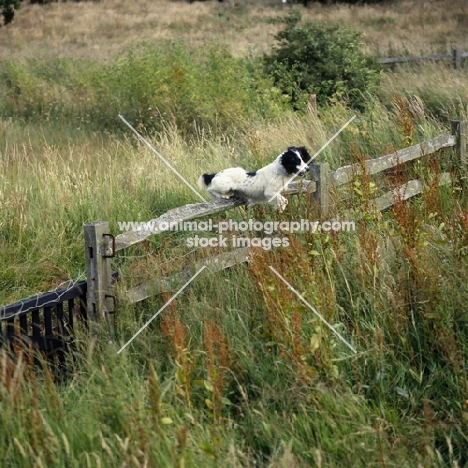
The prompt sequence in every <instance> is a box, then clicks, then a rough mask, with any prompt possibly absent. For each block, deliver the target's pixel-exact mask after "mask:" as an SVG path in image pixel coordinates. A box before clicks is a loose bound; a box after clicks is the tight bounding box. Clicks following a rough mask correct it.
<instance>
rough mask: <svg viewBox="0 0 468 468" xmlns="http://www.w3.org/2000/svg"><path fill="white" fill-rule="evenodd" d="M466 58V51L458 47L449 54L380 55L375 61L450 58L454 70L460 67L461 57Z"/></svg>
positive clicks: (467, 54)
mask: <svg viewBox="0 0 468 468" xmlns="http://www.w3.org/2000/svg"><path fill="white" fill-rule="evenodd" d="M464 58H468V52H462V51H461V50H460V49H453V52H452V53H451V54H429V55H421V56H416V57H382V58H379V59H378V60H377V61H378V62H379V63H381V64H382V65H390V64H393V63H409V62H424V61H428V60H432V61H437V60H450V59H451V60H452V62H453V67H454V68H455V69H456V70H460V69H461V68H462V59H464Z"/></svg>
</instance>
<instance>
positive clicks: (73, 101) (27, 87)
mask: <svg viewBox="0 0 468 468" xmlns="http://www.w3.org/2000/svg"><path fill="white" fill-rule="evenodd" d="M138 53H139V55H138V56H136V55H135V54H136V52H135V49H133V50H127V51H126V52H124V53H122V55H120V56H119V57H117V58H116V59H115V60H111V61H110V62H109V63H107V64H105V65H102V64H97V63H95V62H91V61H72V60H70V59H63V60H58V61H53V62H44V63H41V61H39V60H30V61H18V62H15V61H11V62H8V63H7V65H6V66H5V67H4V69H3V70H2V74H1V76H0V86H1V87H2V89H3V91H5V93H6V99H5V100H4V101H2V103H1V104H0V106H3V107H2V108H1V112H2V120H0V243H1V247H2V248H1V249H0V267H1V268H0V303H2V304H6V303H10V302H13V301H15V300H17V299H21V298H24V297H26V296H28V295H30V294H33V293H35V292H40V291H45V290H48V289H52V288H54V287H56V286H58V285H59V284H60V283H61V282H62V281H65V280H68V279H77V278H82V277H83V275H84V268H85V265H84V245H83V232H82V226H83V223H86V222H91V221H96V220H107V221H109V222H110V225H111V231H112V232H113V233H118V222H119V221H147V220H149V219H152V218H155V217H157V216H159V215H161V214H163V213H164V212H166V211H167V210H169V209H171V208H174V207H177V206H180V205H183V204H186V203H196V202H198V199H196V198H195V197H194V195H193V193H192V192H191V191H190V190H189V189H188V188H187V187H185V186H184V185H183V184H182V183H181V182H180V180H179V179H178V178H177V177H176V176H175V175H174V174H173V173H172V172H171V171H170V170H169V169H168V168H167V167H166V166H165V165H164V164H163V163H162V162H161V161H160V160H159V159H158V158H157V157H156V156H155V155H154V154H153V153H152V152H151V151H150V150H149V149H148V148H146V147H145V146H144V145H142V144H140V143H139V142H138V141H137V140H136V139H135V138H134V136H133V135H132V134H131V132H130V130H128V129H127V128H126V127H125V126H124V125H123V124H122V123H120V122H119V120H118V119H117V118H116V114H117V113H118V112H122V113H124V115H125V116H126V117H128V118H129V119H130V120H131V121H132V123H134V124H135V125H139V126H138V128H139V130H140V131H141V132H142V133H143V134H144V136H145V137H147V138H148V139H149V141H150V142H151V144H152V145H153V146H154V147H155V148H156V149H157V150H158V151H159V152H160V153H161V154H163V155H164V156H165V157H166V158H167V159H169V160H170V161H171V164H173V166H174V167H176V168H177V170H178V171H179V172H180V173H181V174H182V175H183V176H184V177H185V178H186V179H187V180H188V181H189V182H190V183H192V184H193V185H195V184H196V180H197V178H198V176H199V174H200V173H202V172H205V171H216V170H219V169H222V168H224V167H228V166H237V165H242V166H244V167H246V168H248V169H256V168H258V167H261V166H263V165H265V164H266V163H268V162H270V161H271V160H272V159H273V158H274V157H276V156H277V155H278V154H279V153H280V152H282V151H283V150H284V149H285V148H286V147H287V146H289V145H293V144H297V145H302V144H305V145H306V146H308V147H309V148H310V150H311V152H314V151H316V150H318V149H319V148H321V147H322V145H323V144H324V143H326V141H327V140H328V139H329V138H330V137H331V136H332V135H333V134H334V133H335V132H336V131H337V130H338V129H339V128H340V127H341V126H342V125H343V124H344V123H345V122H346V121H348V120H349V119H350V118H351V117H352V116H353V114H354V111H353V110H351V109H349V108H348V107H347V105H346V104H345V103H344V102H342V101H341V100H340V99H339V98H336V99H333V100H331V101H330V102H329V104H328V105H327V106H323V107H319V110H318V116H317V118H316V119H312V118H311V116H310V115H309V114H307V113H303V114H301V113H293V112H292V111H290V110H289V108H288V105H287V103H286V102H284V100H282V99H281V98H280V97H279V95H278V94H277V91H276V90H275V89H274V88H273V87H272V86H271V83H270V82H269V81H268V80H266V81H263V80H262V79H260V77H259V76H258V73H259V72H258V69H256V68H255V66H254V65H255V62H254V61H253V62H249V61H246V62H247V64H246V62H243V61H242V60H237V59H236V60H234V59H232V57H230V56H229V55H228V54H226V53H225V51H224V50H223V49H222V48H217V47H213V48H207V49H206V50H197V51H196V52H193V54H194V55H195V59H194V60H192V57H190V54H189V53H188V50H187V49H184V48H180V44H179V45H178V44H177V43H171V45H170V46H168V47H167V48H162V49H158V48H155V47H153V46H149V45H148V46H147V47H146V48H143V49H142V50H140V51H139V52H138ZM49 65H53V66H51V67H50V68H49ZM129 70H130V71H129ZM176 72H177V73H176ZM158 73H159V74H158ZM174 73H176V76H179V77H181V78H182V79H181V81H180V82H179V84H178V86H176V85H175V84H174V83H175V82H173V81H171V80H170V79H169V78H170V77H173V75H174ZM408 73H409V72H408ZM411 73H412V72H411ZM438 73H440V70H433V69H432V68H431V69H429V71H428V72H427V74H426V75H425V76H424V80H422V79H421V81H420V83H416V81H411V80H410V79H409V76H410V75H409V74H408V75H405V74H404V72H403V71H401V72H400V75H397V74H393V72H392V73H389V74H388V75H386V76H385V80H386V81H384V86H383V88H382V89H381V95H380V98H377V97H376V96H365V97H364V99H366V106H365V108H366V111H365V113H362V114H358V118H357V119H356V120H355V121H354V122H353V123H352V124H351V125H350V126H349V127H347V128H346V130H345V131H344V132H343V133H342V134H341V135H340V136H339V138H337V139H336V140H335V141H334V142H333V143H332V144H330V145H329V146H328V147H327V149H326V150H325V151H324V152H323V153H321V155H320V160H321V161H328V162H329V164H330V166H331V168H332V170H334V169H336V168H338V167H341V166H344V165H346V164H351V163H353V162H356V161H362V160H363V159H364V158H366V157H377V156H379V155H382V154H387V153H390V152H392V151H394V150H395V149H396V148H401V147H404V146H409V145H411V144H416V143H418V142H420V141H423V140H426V139H429V138H431V137H434V136H436V135H438V134H441V133H446V132H448V131H449V125H448V122H447V120H451V119H457V118H464V117H465V114H464V113H463V111H460V108H458V107H457V108H455V107H454V106H453V101H451V100H450V99H448V94H447V93H448V92H447V91H446V90H445V88H444V87H443V86H438V85H441V83H438V81H437V77H441V76H445V78H447V76H446V75H440V74H438ZM402 76H403V77H406V79H407V81H408V86H410V85H412V86H413V85H414V86H416V84H418V86H420V88H417V89H416V87H414V88H411V89H415V94H414V95H412V93H409V95H406V94H404V93H403V92H398V91H399V90H400V91H401V89H402V86H403V85H402V82H399V84H398V83H397V81H398V80H402V79H403V78H401V77H402ZM456 76H457V83H458V84H459V89H461V90H462V89H463V88H462V87H463V84H462V79H461V78H462V75H458V74H457V75H456ZM125 77H128V80H127V81H125V79H124V78H125ZM411 77H414V75H411ZM447 82H448V80H447ZM392 83H393V84H395V83H397V84H398V86H397V84H395V89H393V88H392V87H391V86H390V85H391V84H392ZM164 84H165V85H166V86H167V89H165V88H164V89H162V88H161V86H163V85H164ZM393 84H392V86H393ZM163 87H164V86H163ZM422 87H424V90H425V92H427V99H426V100H423V96H420V95H419V94H418V93H419V91H418V90H420V89H422ZM18 89H19V91H20V92H19V93H18ZM408 89H410V88H408ZM431 89H432V90H433V91H434V93H436V91H437V93H440V102H439V101H437V102H438V104H434V106H436V107H437V106H440V110H441V112H440V113H439V114H437V115H439V116H440V115H442V116H444V118H443V119H442V120H439V119H438V118H436V117H435V115H436V112H434V111H433V109H434V107H431V105H430V102H429V101H430V100H429V97H430V90H431ZM117 90H121V94H119V93H117ZM390 90H391V91H397V93H396V94H393V92H390ZM110 91H112V92H110ZM105 92H110V94H111V95H112V96H117V97H116V98H115V100H114V101H112V100H106V99H103V98H102V96H103V94H102V93H105ZM15 93H16V94H15ZM145 93H147V94H145ZM461 94H462V93H461V92H460V95H461ZM176 95H177V99H175V98H174V96H176ZM425 96H426V95H425ZM132 98H133V100H132ZM88 99H89V101H88ZM153 102H154V103H155V105H156V106H157V107H159V108H161V107H162V106H163V104H164V103H166V104H167V106H168V107H167V108H168V115H169V116H170V117H168V118H164V119H161V120H157V122H156V123H155V124H151V125H143V123H146V122H148V119H149V118H150V117H151V115H150V114H151V113H150V114H147V113H143V114H141V115H140V114H138V112H137V110H139V109H143V111H144V112H147V111H148V109H149V107H151V106H152V103H153ZM162 103H163V104H162ZM51 104H52V105H51ZM146 105H148V107H145V106H146ZM122 106H127V107H122ZM178 106H179V107H178ZM97 110H99V112H100V113H99V115H98V113H97ZM89 111H92V112H94V113H92V114H89V120H88V121H86V118H88V117H87V116H88V112H89ZM143 111H142V112H143ZM198 116H200V118H198ZM153 117H154V118H155V119H156V117H159V116H155V115H154V116H153ZM82 119H83V120H82ZM113 119H114V120H115V121H114V120H113ZM81 122H83V124H82V123H81ZM194 122H196V123H194ZM440 156H441V157H443V158H444V159H446V160H449V158H450V157H453V154H451V151H450V150H447V151H445V152H441V155H440ZM446 164H447V165H448V167H449V169H450V170H452V171H453V175H454V178H455V181H454V184H453V186H450V187H444V188H438V187H436V184H431V183H430V181H431V177H433V173H434V172H438V171H439V170H440V168H439V165H438V164H437V163H436V162H434V161H424V163H422V164H414V165H413V166H411V167H410V168H408V170H407V174H408V175H411V176H412V177H413V176H414V177H423V178H424V180H427V181H428V184H427V186H426V188H425V190H424V192H423V194H421V195H420V196H418V197H416V198H414V199H412V200H411V201H408V202H404V203H402V202H397V203H396V204H395V206H394V208H393V209H390V210H387V211H386V212H385V213H383V214H382V215H377V214H373V213H369V212H367V211H368V210H367V209H366V206H368V202H369V199H370V198H372V197H374V196H375V195H376V194H378V193H380V192H376V191H375V189H374V187H373V186H371V185H370V184H369V180H368V179H367V178H366V177H362V178H360V179H357V180H356V181H354V182H355V183H354V185H350V186H348V187H345V188H343V189H342V190H341V191H340V192H339V194H338V196H339V197H340V205H339V206H340V210H344V208H352V209H353V210H354V212H355V213H356V225H357V229H356V231H355V232H352V233H340V234H335V235H332V234H330V235H326V234H312V233H302V234H295V235H291V236H289V235H288V234H287V233H282V234H281V236H283V237H286V238H288V240H289V242H290V246H289V247H288V248H284V249H278V250H276V251H273V252H265V251H259V252H256V253H255V255H254V257H253V259H252V261H251V262H250V263H249V265H241V266H237V267H235V268H232V269H230V270H228V271H224V272H222V273H216V274H213V273H210V272H209V271H205V272H203V274H202V275H200V277H199V278H197V279H196V280H195V281H194V283H193V284H192V285H191V286H190V287H189V288H187V289H186V290H185V291H184V292H183V293H182V294H181V295H180V296H179V297H178V298H177V299H176V300H175V301H174V302H173V303H172V304H171V305H170V306H168V307H167V308H166V309H165V311H164V312H163V313H162V314H161V315H160V316H159V317H158V318H157V319H156V320H154V321H153V322H152V323H151V324H150V325H149V326H148V327H147V328H146V329H145V330H144V331H143V332H142V333H141V334H140V335H139V336H138V337H137V338H136V339H135V340H134V341H133V342H132V343H131V344H130V345H129V346H128V347H127V348H126V349H125V350H124V351H123V352H122V353H120V354H118V353H117V351H118V350H119V349H120V348H121V347H122V346H123V345H124V344H125V343H126V342H127V341H128V340H129V339H130V338H131V337H132V336H133V335H134V334H135V333H136V332H137V331H138V330H139V329H140V328H141V327H142V326H143V325H144V324H145V323H146V322H147V321H148V320H149V319H150V318H151V317H152V316H153V315H154V314H155V313H156V312H157V311H158V310H159V309H160V308H161V307H162V306H163V305H164V301H167V300H168V299H169V297H170V296H169V295H168V294H165V295H163V296H162V297H161V296H157V297H153V298H151V299H148V300H146V301H143V302H140V303H137V304H133V305H132V304H128V303H126V302H125V299H124V296H123V294H122V292H123V290H125V289H127V288H129V287H132V286H135V285H137V284H140V283H141V282H144V281H145V280H147V279H151V278H154V277H158V276H166V275H171V274H173V273H175V272H176V271H179V270H181V269H182V268H184V267H185V266H187V265H189V264H190V263H191V262H192V261H193V260H197V259H200V258H203V257H205V256H209V255H211V254H212V253H213V252H211V251H209V250H208V249H198V250H195V251H190V250H189V248H188V247H187V246H186V245H185V237H186V235H187V234H186V233H178V234H170V233H165V234H161V235H160V236H155V237H154V238H152V239H151V240H148V241H145V242H144V243H142V244H140V245H138V246H135V247H133V248H131V249H128V250H127V251H125V252H122V253H121V254H119V257H118V258H117V259H115V260H114V261H113V268H114V269H118V270H119V272H120V273H121V282H120V284H119V285H118V287H117V292H118V293H119V309H118V314H117V316H116V328H115V335H114V336H111V337H109V336H108V333H107V331H106V330H105V327H104V324H103V325H102V327H100V328H99V329H98V330H97V331H96V335H95V336H89V335H88V334H86V333H85V332H84V331H83V330H80V329H78V331H77V350H76V352H75V353H73V354H72V355H71V356H70V357H69V360H70V362H69V363H68V364H69V366H68V372H67V373H66V375H62V374H60V375H58V376H57V375H53V373H51V372H50V371H49V369H48V368H47V366H44V365H41V364H39V365H34V363H33V362H32V358H31V356H29V354H28V352H24V353H22V352H21V351H19V350H18V351H17V354H16V356H8V355H7V354H5V353H2V354H1V355H0V459H1V460H2V461H3V466H8V467H22V468H23V467H29V466H31V467H39V466H47V467H54V466H57V467H59V466H60V467H63V466H70V467H74V466H76V467H82V466H86V467H88V466H89V467H94V466H102V467H107V466H108V467H115V466H132V467H133V466H135V467H139V466H142V467H143V466H158V467H159V466H177V467H183V466H194V467H198V466H233V467H236V466H238V467H245V466H265V467H266V466H268V467H284V466H288V467H291V468H292V467H296V466H297V467H299V466H318V467H321V466H323V467H325V466H326V467H334V466H356V467H360V466H362V467H364V466H365V467H368V466H381V467H393V466H398V467H401V466H404V467H406V466H408V467H413V466H437V467H446V466H447V467H449V466H450V467H456V466H464V465H466V464H467V463H468V460H467V453H468V440H467V436H466V433H467V431H466V425H467V423H468V400H467V398H468V387H467V383H468V375H467V365H466V363H467V359H468V354H467V345H466V343H467V342H468V336H467V335H468V327H467V324H468V316H467V312H466V303H467V301H468V287H467V285H466V273H467V261H468V260H467V259H468V257H467V254H468V235H467V232H468V206H467V197H466V193H465V192H466V190H465V188H464V189H463V190H460V188H461V187H462V181H463V178H466V169H465V170H464V171H463V170H462V172H458V173H457V172H456V171H455V164H450V163H446ZM397 176H398V174H397ZM395 178H398V177H395ZM377 182H378V184H379V186H380V185H381V183H382V180H380V179H378V180H377ZM394 182H395V181H393V182H390V183H388V182H387V184H389V185H391V184H392V183H394ZM386 189H387V190H388V189H389V188H388V187H387V188H386ZM315 216H316V214H315V212H314V208H313V207H311V206H310V204H309V203H308V202H307V200H306V198H305V197H292V198H291V199H290V204H289V205H288V209H287V210H286V212H285V213H283V214H278V213H277V212H275V211H274V209H273V208H272V207H268V206H259V207H255V208H254V209H253V210H252V211H251V212H245V210H244V209H243V208H237V209H234V210H231V211H230V212H228V213H221V214H219V215H216V216H214V218H216V219H223V218H226V217H232V218H233V219H235V220H246V219H248V218H249V217H254V218H256V219H259V220H286V221H289V220H296V219H301V218H308V219H311V220H312V219H315ZM341 216H343V217H345V216H349V215H346V214H344V212H342V213H341ZM358 217H359V218H360V219H361V221H357V219H358ZM269 266H273V267H274V268H275V269H276V270H277V271H278V272H280V273H281V275H282V276H284V278H286V279H287V280H288V281H289V282H290V283H291V284H292V285H293V286H294V287H295V288H296V289H297V290H298V291H299V292H300V293H301V294H303V295H304V297H305V298H306V299H307V301H309V302H310V303H311V304H312V305H313V306H314V307H315V308H317V310H318V311H319V312H320V313H321V314H322V316H323V317H324V318H325V319H326V320H328V321H329V322H330V323H332V324H333V326H334V328H335V329H336V330H337V331H338V332H339V333H340V334H341V335H342V336H343V337H344V338H345V339H346V340H347V341H349V342H350V343H351V344H352V345H353V346H354V347H355V348H356V349H357V354H356V355H353V354H352V353H351V351H350V350H349V349H348V348H347V347H346V346H345V345H344V344H343V343H342V342H341V341H340V340H339V339H338V338H337V337H336V336H335V335H334V334H333V333H331V331H330V330H329V329H328V328H327V327H326V326H325V325H324V324H323V322H321V321H320V320H319V319H318V318H317V316H316V315H315V314H314V313H313V312H312V311H311V310H310V309H309V308H308V307H306V306H304V304H303V303H302V302H301V301H299V299H298V298H297V297H296V296H295V295H294V294H293V293H292V292H291V291H290V290H289V289H288V288H287V287H286V286H285V284H284V283H283V282H282V281H281V280H279V279H278V278H276V277H275V276H274V275H273V274H272V272H271V270H270V268H269Z"/></svg>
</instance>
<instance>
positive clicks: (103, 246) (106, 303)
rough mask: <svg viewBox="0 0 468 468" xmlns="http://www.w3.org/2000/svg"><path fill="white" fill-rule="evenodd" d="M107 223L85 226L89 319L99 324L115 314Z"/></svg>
mask: <svg viewBox="0 0 468 468" xmlns="http://www.w3.org/2000/svg"><path fill="white" fill-rule="evenodd" d="M109 232H110V231H109V223H108V222H107V221H96V222H94V223H90V224H85V225H84V239H85V256H86V277H87V282H88V294H87V311H88V319H89V320H90V321H94V322H97V321H99V320H100V319H101V318H102V317H103V316H104V317H106V319H107V317H108V314H109V313H114V312H115V310H114V300H113V296H112V290H111V282H112V271H111V260H110V257H111V256H112V255H113V254H114V252H113V251H112V245H111V240H112V236H110V234H109Z"/></svg>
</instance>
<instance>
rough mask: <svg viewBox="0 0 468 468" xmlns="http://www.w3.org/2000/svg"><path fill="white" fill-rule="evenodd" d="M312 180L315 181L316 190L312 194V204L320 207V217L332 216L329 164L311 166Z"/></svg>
mask: <svg viewBox="0 0 468 468" xmlns="http://www.w3.org/2000/svg"><path fill="white" fill-rule="evenodd" d="M310 178H311V180H313V181H315V184H316V189H315V192H313V193H312V200H311V201H312V203H313V204H314V205H317V206H318V209H319V216H320V217H321V218H325V217H327V216H328V215H329V214H330V189H331V179H330V166H329V165H328V163H326V162H323V163H317V164H311V166H310Z"/></svg>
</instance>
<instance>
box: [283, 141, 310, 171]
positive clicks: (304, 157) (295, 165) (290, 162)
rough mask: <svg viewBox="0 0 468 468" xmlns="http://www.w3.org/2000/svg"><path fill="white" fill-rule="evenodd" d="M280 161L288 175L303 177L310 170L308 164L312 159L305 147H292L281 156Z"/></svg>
mask: <svg viewBox="0 0 468 468" xmlns="http://www.w3.org/2000/svg"><path fill="white" fill-rule="evenodd" d="M279 160H280V164H281V165H282V166H283V168H284V170H285V171H286V173H287V174H288V175H293V174H297V175H299V176H303V175H305V174H306V173H307V171H308V170H309V165H308V163H309V162H310V160H311V157H310V154H309V153H308V151H307V150H306V149H305V147H304V146H300V147H296V146H290V147H289V148H288V149H287V150H286V151H285V152H284V153H283V154H281V155H280V157H279Z"/></svg>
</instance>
